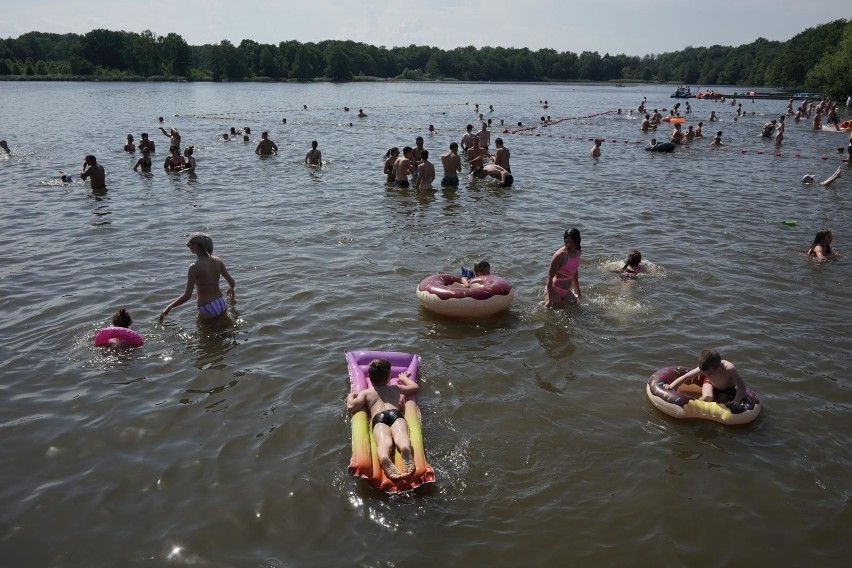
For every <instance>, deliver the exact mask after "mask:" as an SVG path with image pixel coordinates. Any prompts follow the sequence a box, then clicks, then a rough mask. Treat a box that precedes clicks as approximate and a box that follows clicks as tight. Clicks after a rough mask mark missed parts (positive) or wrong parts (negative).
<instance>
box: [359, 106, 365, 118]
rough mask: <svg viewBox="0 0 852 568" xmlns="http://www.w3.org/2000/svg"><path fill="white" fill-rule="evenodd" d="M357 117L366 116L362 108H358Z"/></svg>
mask: <svg viewBox="0 0 852 568" xmlns="http://www.w3.org/2000/svg"><path fill="white" fill-rule="evenodd" d="M358 118H367V113H366V112H364V109H362V108H359V109H358Z"/></svg>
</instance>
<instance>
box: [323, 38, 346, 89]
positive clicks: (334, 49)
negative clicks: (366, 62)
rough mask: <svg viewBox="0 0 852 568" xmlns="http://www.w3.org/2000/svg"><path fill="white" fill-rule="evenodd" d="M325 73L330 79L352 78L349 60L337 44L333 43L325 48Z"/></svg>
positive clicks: (344, 79) (342, 79) (343, 79)
mask: <svg viewBox="0 0 852 568" xmlns="http://www.w3.org/2000/svg"><path fill="white" fill-rule="evenodd" d="M325 74H326V76H327V77H329V78H331V80H332V81H349V80H351V79H352V69H351V61H350V59H349V56H348V55H346V53H345V52H344V51H343V48H342V47H340V46H339V45H333V46H331V47H330V48H329V49H328V50H326V66H325Z"/></svg>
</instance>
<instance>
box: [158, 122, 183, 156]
mask: <svg viewBox="0 0 852 568" xmlns="http://www.w3.org/2000/svg"><path fill="white" fill-rule="evenodd" d="M160 122H163V117H160ZM160 132H162V133H163V134H165V135H166V136H167V137H168V138H169V146H177V147H178V151H180V133H178V131H177V129H175V128H172V129H171V130H170V131H169V132H166V129H165V128H163V127H162V126H161V127H160Z"/></svg>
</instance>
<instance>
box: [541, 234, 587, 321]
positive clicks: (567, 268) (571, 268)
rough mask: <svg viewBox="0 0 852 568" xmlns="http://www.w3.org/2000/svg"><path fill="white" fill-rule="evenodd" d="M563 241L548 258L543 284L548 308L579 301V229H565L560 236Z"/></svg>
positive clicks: (580, 250)
mask: <svg viewBox="0 0 852 568" xmlns="http://www.w3.org/2000/svg"><path fill="white" fill-rule="evenodd" d="M562 240H563V242H564V243H565V244H564V245H563V246H562V247H560V248H559V249H558V250H557V251H556V252H555V253H554V254H553V258H551V259H550V267H549V268H548V269H547V284H545V286H544V305H545V307H548V308H561V307H563V306H564V305H565V304H577V303H578V302H579V301H580V297H581V295H582V292H581V291H580V275H579V273H580V255H581V254H582V249H581V246H580V242H581V237H580V231H579V230H578V229H576V228H572V229H571V230H568V231H565V234H564V235H563V237H562Z"/></svg>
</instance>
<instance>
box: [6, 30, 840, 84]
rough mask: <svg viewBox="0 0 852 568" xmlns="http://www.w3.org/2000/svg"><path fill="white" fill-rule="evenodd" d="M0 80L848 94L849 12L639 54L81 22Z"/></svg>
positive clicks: (23, 52)
mask: <svg viewBox="0 0 852 568" xmlns="http://www.w3.org/2000/svg"><path fill="white" fill-rule="evenodd" d="M0 79H5V80H26V79H32V80H128V81H145V80H153V81H169V80H176V79H187V80H190V81H284V80H296V81H311V80H331V81H368V80H386V79H403V80H447V81H449V80H461V81H512V82H547V81H559V82H561V81H566V82H567V81H618V82H633V81H636V82H658V83H681V84H691V85H695V84H701V85H748V86H755V87H772V88H779V87H783V88H789V89H807V90H811V91H818V92H821V93H823V94H826V95H829V96H832V97H834V98H843V99H845V98H846V97H847V96H849V95H852V19H849V20H846V19H839V20H835V21H833V22H829V23H827V24H823V25H820V26H816V27H813V28H808V29H806V30H804V31H803V32H801V33H799V34H797V35H796V36H794V37H793V38H791V39H789V40H787V41H769V40H767V39H765V38H758V39H756V40H755V41H754V42H752V43H749V44H745V45H740V46H737V47H728V46H721V45H713V46H710V47H691V46H690V47H686V48H684V49H682V50H680V51H672V52H666V53H659V54H647V55H644V56H641V57H640V56H629V55H624V54H619V55H610V54H609V53H606V54H604V55H600V54H599V53H598V52H596V51H583V52H582V53H579V54H577V53H573V52H570V51H564V52H557V51H556V50H553V49H539V50H536V51H532V50H529V49H527V48H503V47H482V48H476V47H473V46H467V47H458V48H455V49H452V50H442V49H439V48H437V47H428V46H417V45H409V46H407V47H393V48H391V49H388V48H386V47H384V46H381V47H376V46H372V45H368V44H365V43H357V42H353V41H339V40H328V41H321V42H318V43H311V42H309V43H300V42H298V41H295V40H290V41H282V42H280V43H279V44H278V45H273V44H259V43H257V42H255V41H252V40H249V39H245V40H243V41H241V42H240V44H239V45H234V44H233V43H231V42H230V41H227V40H224V41H222V42H220V43H218V44H205V45H200V46H191V45H189V44H187V43H186V41H185V40H184V39H183V38H182V37H181V36H180V35H178V34H174V33H170V34H167V35H165V36H158V35H156V34H155V33H153V32H151V31H148V30H146V31H144V32H142V33H133V32H124V31H110V30H105V29H96V30H92V31H90V32H88V33H86V34H83V35H79V34H71V33H69V34H56V33H44V32H29V33H26V34H23V35H21V36H19V37H17V38H7V39H0Z"/></svg>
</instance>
